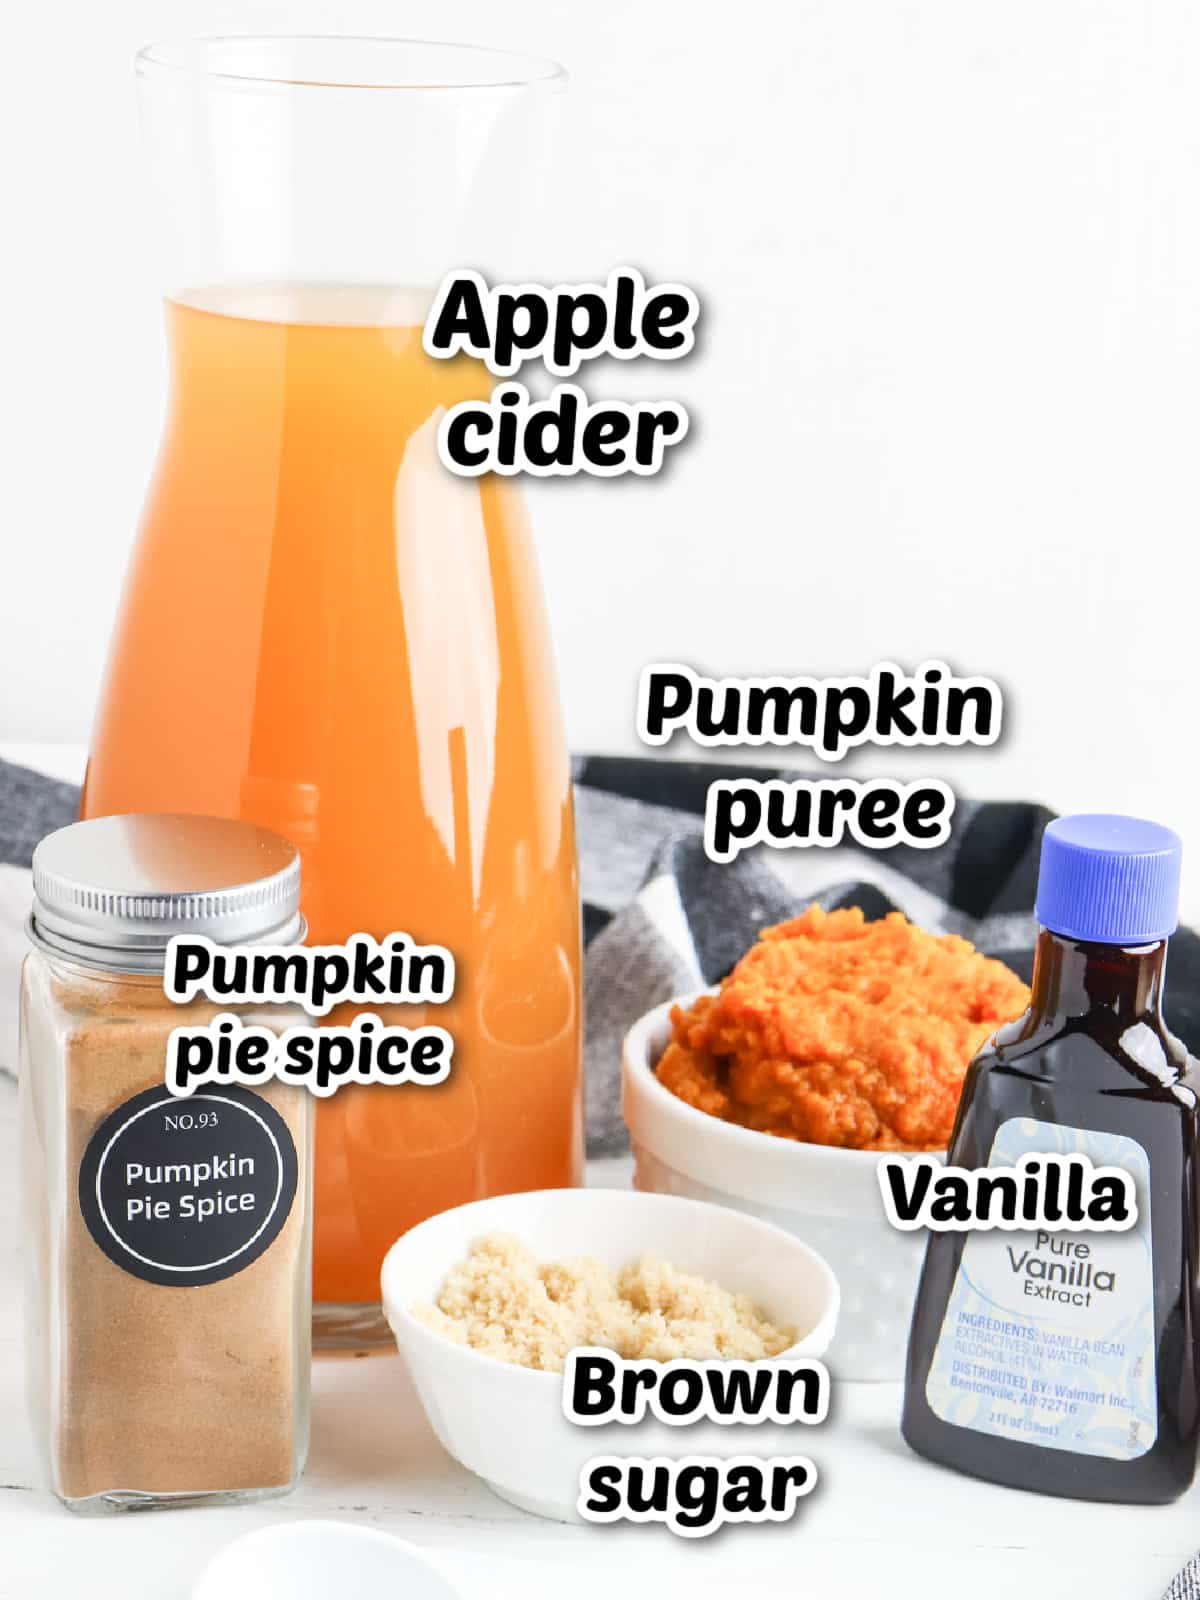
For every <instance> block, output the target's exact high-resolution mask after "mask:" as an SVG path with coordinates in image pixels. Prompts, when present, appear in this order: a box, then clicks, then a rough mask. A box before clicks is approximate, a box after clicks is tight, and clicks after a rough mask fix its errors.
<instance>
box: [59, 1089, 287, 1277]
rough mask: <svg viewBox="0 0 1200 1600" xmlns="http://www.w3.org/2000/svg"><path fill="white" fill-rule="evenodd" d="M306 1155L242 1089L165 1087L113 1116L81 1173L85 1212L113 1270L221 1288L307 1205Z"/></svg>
mask: <svg viewBox="0 0 1200 1600" xmlns="http://www.w3.org/2000/svg"><path fill="white" fill-rule="evenodd" d="M296 1181H297V1160H296V1146H295V1143H294V1141H293V1139H292V1136H291V1133H290V1131H289V1129H288V1125H287V1123H286V1122H285V1121H284V1119H283V1118H282V1117H281V1116H280V1114H279V1112H278V1111H277V1110H276V1109H275V1107H274V1106H273V1105H271V1104H270V1103H269V1101H267V1100H264V1099H263V1098H262V1096H261V1095H257V1094H251V1093H250V1091H249V1090H247V1089H242V1088H222V1089H220V1090H214V1091H211V1092H209V1091H203V1092H198V1093H196V1094H192V1095H189V1096H188V1097H187V1099H186V1100H182V1099H178V1098H177V1097H176V1096H174V1095H172V1094H170V1093H169V1092H168V1091H167V1089H166V1088H165V1087H162V1088H155V1089H147V1090H146V1091H145V1092H144V1093H143V1094H139V1095H135V1096H134V1097H133V1099H131V1100H127V1101H125V1103H124V1104H123V1105H121V1106H118V1108H117V1109H116V1110H115V1111H114V1112H112V1113H111V1114H110V1115H109V1116H108V1117H106V1118H105V1120H104V1121H103V1122H102V1123H101V1124H100V1126H99V1127H98V1128H97V1129H96V1131H95V1133H94V1134H93V1135H92V1137H91V1138H90V1139H89V1140H88V1144H87V1148H86V1149H85V1150H84V1153H83V1159H82V1161H81V1162H80V1164H79V1205H80V1210H81V1211H82V1213H83V1220H84V1221H85V1223H86V1224H87V1227H88V1231H89V1232H90V1233H91V1235H92V1238H93V1239H94V1240H95V1241H96V1243H97V1244H98V1245H99V1246H100V1248H101V1250H103V1251H104V1253H105V1255H106V1256H107V1257H108V1258H109V1260H110V1261H115V1262H116V1264H117V1266H119V1267H123V1268H124V1270H125V1271H126V1272H130V1273H132V1274H133V1276H134V1277H136V1278H144V1279H145V1280H146V1282H147V1283H158V1284H163V1285H193V1286H194V1285H196V1284H205V1283H217V1282H219V1281H220V1280H221V1279H222V1278H229V1277H232V1276H233V1274H234V1273H235V1272H241V1271H242V1270H243V1269H244V1268H245V1267H248V1266H249V1265H250V1263H251V1262H252V1261H256V1260H257V1259H258V1257H259V1256H261V1255H262V1254H263V1252H264V1251H265V1250H266V1249H267V1248H268V1247H269V1246H270V1245H271V1244H272V1243H273V1242H274V1240H275V1239H276V1238H277V1237H278V1236H279V1232H280V1229H281V1228H282V1227H283V1225H284V1223H285V1222H286V1221H287V1219H288V1215H289V1213H290V1212H291V1209H292V1204H293V1202H294V1200H295V1198H296Z"/></svg>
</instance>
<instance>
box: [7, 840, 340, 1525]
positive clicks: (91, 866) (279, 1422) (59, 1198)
mask: <svg viewBox="0 0 1200 1600" xmlns="http://www.w3.org/2000/svg"><path fill="white" fill-rule="evenodd" d="M34 896H35V898H34V913H33V917H32V919H31V925H30V926H31V934H32V937H33V940H34V943H35V945H36V946H37V948H36V949H35V950H34V951H33V952H32V953H31V954H30V955H29V957H28V958H27V960H26V964H25V970H24V974H23V983H22V1005H21V1023H22V1051H21V1071H20V1090H21V1143H22V1168H23V1189H24V1201H25V1242H26V1248H25V1260H26V1313H27V1314H26V1352H27V1355H26V1360H27V1369H28V1380H29V1394H30V1402H31V1409H32V1413H33V1419H34V1425H35V1430H36V1432H37V1434H38V1438H39V1442H40V1445H41V1448H42V1453H43V1457H44V1460H45V1464H46V1467H47V1470H48V1475H49V1478H50V1482H51V1484H52V1486H53V1488H54V1490H55V1492H56V1493H57V1494H58V1495H59V1496H60V1498H61V1499H63V1500H64V1501H65V1502H66V1503H67V1504H68V1505H70V1506H71V1507H72V1508H73V1509H78V1510H88V1511H92V1510H121V1509H132V1508H141V1507H146V1506H153V1505H159V1504H162V1505H179V1504H181V1503H183V1504H186V1503H189V1502H199V1501H204V1500H211V1499H216V1500H242V1499H252V1498H258V1497H260V1496H263V1495H269V1494H278V1493H282V1492H284V1491H286V1490H287V1489H289V1488H290V1487H292V1485H293V1484H294V1483H295V1482H296V1479H297V1478H298V1476H299V1474H300V1471H301V1469H302V1466H303V1462H304V1456H305V1453H306V1449H307V1434H308V1390H309V1358H310V1324H311V1290H310V1234H309V1230H310V1214H309V1213H310V1206H309V1185H310V1172H309V1165H310V1162H309V1149H310V1132H309V1119H310V1100H309V1096H308V1094H307V1092H306V1091H305V1090H303V1089H298V1088H295V1087H292V1086H288V1085H285V1084H280V1083H278V1082H276V1081H274V1080H270V1081H268V1082H267V1084H266V1085H265V1086H264V1087H263V1088H261V1089H255V1090H254V1091H253V1092H251V1091H250V1090H248V1089H245V1088H241V1087H236V1088H233V1087H224V1086H222V1087H220V1088H219V1089H218V1088H213V1089H211V1090H203V1091H201V1092H198V1093H196V1094H193V1095H191V1096H189V1097H187V1098H186V1099H177V1098H175V1097H173V1096H172V1095H171V1094H170V1093H169V1091H168V1090H167V1088H166V1085H165V1083H164V1073H165V1067H166V1054H167V1041H168V1038H169V1036H170V1033H171V1031H172V1029H173V1028H175V1027H178V1026H180V1025H183V1024H186V1025H189V1026H196V1025H202V1024H204V1023H206V1022H207V1021H209V1020H210V1019H211V1017H212V1016H213V1015H215V1014H216V1012H217V1011H218V1010H219V1009H221V1008H219V1007H217V1006H214V1005H211V1004H209V1003H208V1002H207V1001H197V1002H193V1003H192V1004H190V1005H188V1006H178V1005H173V1004H172V1003H171V1002H169V1001H168V1000H167V998H166V996H165V994H164V993H163V984H162V967H163V961H164V958H165V953H166V945H167V941H168V940H169V939H170V938H171V937H172V936H173V935H174V934H176V933H181V932H187V933H189V934H204V935H207V936H208V937H209V938H212V939H213V940H215V941H222V942H227V943H232V942H235V941H236V942H239V943H241V942H254V941H263V942H270V943H273V944H285V943H291V942H297V941H298V940H299V939H300V938H302V937H303V928H304V925H303V921H302V919H301V918H300V916H299V913H298V910H297V907H298V904H299V862H298V857H297V855H296V852H295V850H294V848H293V847H292V846H291V845H290V844H289V843H288V842H287V841H286V840H284V839H281V838H279V837H278V835H275V834H270V833H267V832H266V831H265V830H264V829H260V828H256V827H254V826H252V825H251V824H247V823H240V822H227V821H222V820H219V819H213V818H203V817H163V816H132V817H111V818H103V819H97V820H94V821H89V822H83V823H77V824H75V825H74V826H73V827H70V828H64V829H62V830H60V831H59V832H58V833H56V834H51V835H50V836H49V838H47V839H45V840H43V841H42V843H41V844H40V845H39V846H38V849H37V851H36V852H35V855H34ZM246 1016H247V1019H249V1016H250V1013H249V1012H246ZM253 1017H254V1020H255V1021H258V1022H260V1023H261V1024H263V1025H265V1026H269V1027H277V1028H280V1029H282V1028H284V1027H288V1026H295V1025H296V1024H297V1023H298V1022H300V1021H301V1020H302V1017H301V1015H300V1014H299V1013H297V1012H296V1011H294V1010H293V1009H288V1010H286V1011H285V1010H284V1009H283V1008H280V1007H274V1008H269V1007H257V1008H255V1011H254V1013H253Z"/></svg>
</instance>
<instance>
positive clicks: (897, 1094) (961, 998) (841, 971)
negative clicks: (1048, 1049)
mask: <svg viewBox="0 0 1200 1600" xmlns="http://www.w3.org/2000/svg"><path fill="white" fill-rule="evenodd" d="M1028 1001H1029V990H1028V989H1027V988H1026V986H1025V984H1024V983H1022V982H1021V980H1020V978H1018V977H1017V976H1016V974H1015V973H1013V972H1010V971H1009V969H1008V968H1007V967H1006V966H1005V965H1004V964H1003V963H1002V962H1000V961H994V960H992V959H991V958H990V957H988V956H982V955H980V954H979V952H978V951H977V950H976V949H975V948H974V946H973V945H970V944H968V943H967V941H966V940H965V939H959V938H956V937H955V936H953V935H950V934H947V935H942V936H938V935H935V934H931V933H926V932H925V931H924V930H923V929H921V928H917V927H914V926H913V924H912V923H911V922H909V921H908V919H907V918H906V917H904V916H902V915H901V914H900V913H899V912H898V911H894V912H892V913H891V915H890V916H887V917H884V918H883V919H882V920H881V921H878V922H868V921H866V919H865V918H864V916H863V913H862V912H861V911H860V910H859V909H858V908H857V907H852V908H849V909H846V910H841V911H830V912H826V911H822V910H821V908H820V907H819V906H815V905H814V906H809V908H808V910H807V911H805V912H804V913H803V915H801V916H799V917H795V918H794V919H793V920H792V921H791V922H783V923H780V924H779V925H778V926H777V927H774V928H767V929H765V930H764V932H763V933H762V934H760V936H759V940H758V943H757V944H756V945H755V946H754V947H753V949H751V950H750V951H748V952H747V954H746V955H744V956H743V957H742V959H741V961H739V962H738V964H737V966H736V967H735V968H734V969H733V971H732V972H731V973H730V975H729V977H728V978H726V979H725V981H724V983H723V984H722V985H721V989H720V992H719V993H718V994H715V995H705V996H702V997H701V998H700V999H699V1000H697V1001H696V1002H695V1004H694V1005H692V1006H690V1007H688V1008H687V1009H684V1008H683V1007H680V1006H676V1007H675V1009H674V1011H672V1013H671V1022H672V1039H671V1043H670V1044H669V1045H668V1046H667V1048H666V1050H665V1052H664V1054H663V1056H662V1059H661V1061H660V1062H659V1064H658V1078H659V1081H660V1082H661V1083H662V1084H664V1085H665V1086H666V1088H668V1089H670V1090H671V1091H672V1092H673V1093H674V1094H677V1095H678V1096H679V1097H680V1099H681V1100H685V1101H687V1103H688V1104H689V1105H692V1106H696V1107H697V1108H698V1109H699V1110H701V1111H707V1112H709V1113H710V1114H711V1115H713V1116H716V1117H721V1118H723V1119H724V1120H725V1121H727V1122H736V1123H738V1124H740V1125H741V1126H742V1127H743V1128H753V1129H755V1130H757V1131H758V1132H761V1133H773V1134H776V1135H777V1136H778V1137H780V1138H783V1139H800V1140H804V1141H806V1142H807V1143H810V1144H826V1145H841V1146H847V1147H849V1148H852V1149H858V1150H940V1149H943V1148H944V1147H945V1146H946V1144H947V1143H948V1141H949V1138H950V1130H951V1127H952V1125H953V1122H954V1113H955V1111H956V1110H957V1108H958V1099H959V1093H960V1091H961V1089H962V1081H963V1075H964V1074H965V1072H966V1070H967V1067H968V1065H969V1063H970V1061H971V1058H972V1056H974V1055H975V1053H976V1051H977V1050H978V1049H979V1048H980V1046H981V1045H982V1044H983V1042H984V1040H985V1039H987V1037H988V1035H989V1034H991V1033H992V1032H993V1031H994V1030H995V1029H996V1028H997V1027H998V1026H999V1025H1000V1024H1001V1023H1003V1022H1008V1021H1009V1020H1010V1019H1011V1018H1013V1017H1016V1016H1018V1015H1019V1014H1020V1013H1021V1012H1022V1011H1023V1010H1024V1009H1025V1007H1026V1005H1027V1004H1028Z"/></svg>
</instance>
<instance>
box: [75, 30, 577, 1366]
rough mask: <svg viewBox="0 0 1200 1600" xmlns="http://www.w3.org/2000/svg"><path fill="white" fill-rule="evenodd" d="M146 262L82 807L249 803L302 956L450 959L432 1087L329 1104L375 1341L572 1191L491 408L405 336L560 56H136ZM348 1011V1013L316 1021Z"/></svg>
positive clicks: (345, 1268)
mask: <svg viewBox="0 0 1200 1600" xmlns="http://www.w3.org/2000/svg"><path fill="white" fill-rule="evenodd" d="M139 80H140V91H141V102H142V112H143V126H144V131H145V137H146V145H147V150H148V154H149V160H150V168H151V178H152V185H153V192H154V199H155V206H156V212H157V217H158V220H159V223H160V227H161V233H162V244H163V255H164V259H165V264H166V272H167V283H166V294H167V325H168V333H169V341H170V354H171V391H170V404H169V410H168V416H167V421H166V427H165V433H164V437H163V441H162V445H161V449H160V454H159V459H158V464H157V469H156V473H155V477H154V481H153V484H152V487H151V490H150V494H149V499H148V503H147V507H146V512H145V517H144V521H143V525H142V528H141V532H140V536H139V539H138V542H137V546H136V549H135V553H134V556H133V561H132V565H131V569H130V572H129V575H128V579H127V583H126V588H125V593H124V598H123V602H122V606H121V611H120V615H119V618H118V621H117V625H116V631H115V635H114V639H113V644H112V648H111V653H110V658H109V664H108V671H107V676H106V679H105V682H104V685H103V690H102V693H101V697H100V704H99V710H98V715H97V719H96V724H95V730H94V736H93V742H92V749H91V758H90V762H89V766H88V774H87V781H86V784H85V788H84V799H83V813H84V815H85V816H96V815H102V814H106V813H114V812H125V811H187V812H208V813H216V814H221V815H227V816H236V817H245V818H248V819H251V820H253V821H255V822H258V823H262V824H264V825H265V826H267V827H270V828H273V829H275V830H277V831H278V832H280V833H283V834H284V835H286V836H287V837H289V838H291V839H292V840H293V841H294V842H295V843H296V844H297V845H298V846H299V848H300V850H301V852H302V855H303V866H304V884H305V903H304V910H305V914H306V915H307V917H308V921H309V928H310V935H309V937H310V942H312V943H318V944H321V943H330V942H336V941H339V940H342V939H345V938H346V937H347V936H348V935H350V934H352V933H355V932H359V931H363V932H367V933H371V934H374V935H375V936H376V937H382V936H383V935H385V934H387V933H388V932H390V931H392V930H395V929H404V930H405V931H407V932H408V933H410V934H412V935H413V937H414V938H416V939H418V940H420V941H422V942H436V943H441V944H444V945H446V946H448V947H449V948H450V949H451V950H452V952H453V953H454V955H455V957H456V960H457V966H458V983H457V990H456V994H455V997H454V999H453V1000H452V1001H451V1002H450V1003H449V1004H448V1005H446V1006H442V1007H430V1008H427V1011H422V1010H421V1009H420V1008H404V1009H403V1010H400V1011H397V1012H395V1013H393V1014H392V1015H391V1017H390V1020H393V1021H404V1022H408V1023H410V1024H412V1025H415V1024H417V1023H419V1022H420V1021H423V1020H424V1021H430V1022H439V1023H441V1024H442V1025H443V1026H445V1027H447V1028H449V1029H450V1031H451V1033H452V1034H453V1035H454V1038H455V1063H454V1068H453V1071H452V1073H451V1077H450V1079H449V1081H448V1082H447V1083H446V1084H444V1085H442V1086H439V1087H437V1088H432V1089H431V1088H425V1087H403V1088H393V1087H380V1088H362V1087H358V1088H349V1089H345V1090H343V1091H342V1092H341V1093H339V1094H337V1095H335V1096H334V1097H333V1098H332V1099H330V1100H328V1101H325V1102H323V1103H322V1104H321V1105H320V1107H319V1112H318V1118H317V1150H316V1180H315V1181H316V1194H315V1247H314V1248H315V1260H314V1300H315V1301H316V1302H317V1305H316V1310H315V1312H314V1317H315V1323H314V1331H315V1335H316V1338H317V1342H318V1343H319V1344H327V1345H329V1344H346V1345H353V1344H365V1343H369V1342H372V1341H373V1340H375V1339H379V1338H382V1337H384V1336H385V1330H384V1328H383V1324H382V1321H381V1319H380V1317H379V1312H378V1300H379V1268H380V1263H381V1262H382V1259H383V1256H384V1253H385V1251H386V1250H387V1248H388V1246H389V1245H390V1244H391V1243H392V1241H393V1240H394V1239H395V1238H396V1237H397V1235H398V1234H400V1233H401V1232H403V1231H404V1230H405V1229H406V1228H408V1227H410V1226H411V1225H412V1224H414V1223H415V1222H417V1221H419V1220H421V1219H422V1218H424V1217H426V1216H428V1215H430V1214H432V1213H434V1212H436V1211H440V1210H443V1209H445V1208H446V1207H448V1206H452V1205H456V1204H459V1203H460V1202H463V1201H466V1200H470V1199H475V1198H478V1197H480V1196H482V1195H488V1194H496V1193H504V1192H507V1191H511V1190H518V1189H533V1188H541V1187H546V1186H561V1185H564V1184H573V1183H576V1182H578V1181H579V1177H580V1169H581V1160H582V1153H581V1114H580V1086H581V1063H580V1048H581V1046H580V972H579V960H580V957H579V903H578V891H577V880H576V866H575V846H574V834H573V820H572V803H571V786H570V772H569V764H568V758H567V752H566V746H565V742H564V737H563V730H562V725H561V719H560V712H559V706H558V697H557V689H556V683H555V672H554V663H553V660H552V654H551V647H550V640H549V637H548V632H547V625H546V621H545V617H544V613H543V606H542V598H541V592H540V587H539V579H538V573H537V568H536V562H535V557H534V552H533V549H532V546H531V542H530V537H529V533H528V530H527V527H526V524H525V521H524V518H523V515H522V509H521V504H520V498H519V492H518V491H516V490H515V489H514V487H513V485H512V484H511V483H509V482H501V481H498V480H496V479H494V478H488V477H485V478H482V479H477V480H464V479H459V478H456V477H454V476H453V475H452V474H451V473H450V472H449V471H448V470H447V469H445V468H444V467H443V466H442V465H441V463H440V461H439V459H438V455H437V446H436V434H437V426H438V421H439V418H440V416H441V414H442V412H443V410H444V409H445V408H447V407H449V406H450V405H453V404H454V403H455V402H456V401H458V400H460V399H462V398H464V397H466V396H467V395H470V394H477V393H486V392H487V390H488V389H489V388H490V381H489V380H488V378H487V374H486V373H485V372H484V371H483V369H482V368H481V367H480V366H479V364H478V363H474V362H470V361H465V360H455V361H453V362H445V361H436V360H433V359H431V358H429V357H427V356H426V355H425V354H424V353H423V351H422V347H421V323H422V320H423V317H424V314H425V311H426V309H427V307H428V304H429V303H430V301H431V299H432V293H433V290H434V289H435V288H436V285H437V283H438V282H439V281H440V279H441V278H442V276H443V275H444V274H445V272H446V271H448V270H450V269H452V268H454V267H459V266H471V267H476V268H478V269H479V270H481V271H483V272H484V273H485V275H487V276H489V277H490V278H492V279H493V281H494V280H495V279H496V278H498V277H504V278H508V279H509V280H510V281H511V280H512V279H513V277H514V275H516V277H517V281H519V278H520V277H521V276H523V277H536V271H531V270H530V263H529V262H528V261H527V260H522V259H520V258H519V257H517V256H514V254H513V252H514V250H515V249H516V248H517V246H518V245H519V243H520V242H521V241H522V239H523V237H524V235H523V233H522V226H523V221H524V218H525V216H526V215H527V214H528V211H529V201H530V198H531V196H532V195H534V194H535V193H536V182H535V180H536V178H537V176H538V172H539V169H540V166H541V162H542V156H543V151H544V148H545V135H546V123H547V114H548V112H549V111H550V110H551V108H552V105H553V102H554V101H555V100H556V98H557V96H558V94H559V92H560V90H561V88H562V85H563V79H562V74H561V72H560V71H559V70H558V69H557V68H556V67H554V65H553V64H552V63H545V62H537V61H528V60H525V59H523V58H518V57H513V56H510V55H506V54H503V53H497V52H492V51H481V50H472V49H467V48H463V47H456V46H442V45H417V44H410V43H406V42H403V41H399V40H351V39H277V38H261V39H250V38H247V39H227V40H202V41H194V42H190V43H184V44H179V45H171V46H159V47H154V48H151V49H150V50H148V51H146V52H145V53H143V55H142V56H141V57H140V58H139ZM333 1020H345V1018H344V1017H341V1018H339V1017H337V1015H336V1014H335V1016H334V1018H333Z"/></svg>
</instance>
